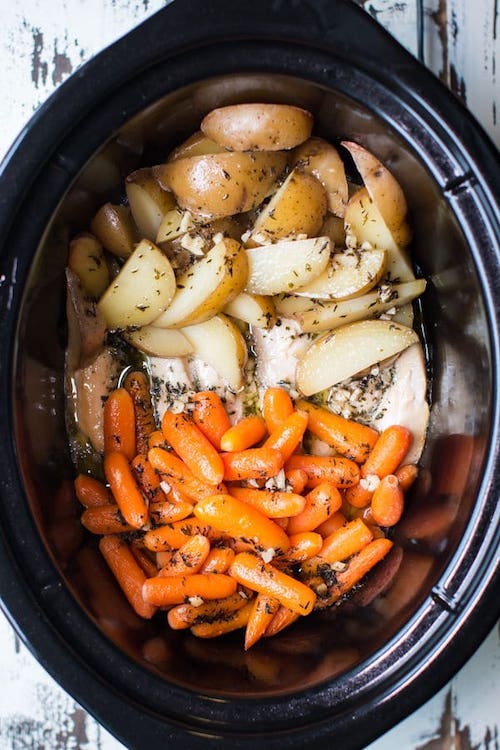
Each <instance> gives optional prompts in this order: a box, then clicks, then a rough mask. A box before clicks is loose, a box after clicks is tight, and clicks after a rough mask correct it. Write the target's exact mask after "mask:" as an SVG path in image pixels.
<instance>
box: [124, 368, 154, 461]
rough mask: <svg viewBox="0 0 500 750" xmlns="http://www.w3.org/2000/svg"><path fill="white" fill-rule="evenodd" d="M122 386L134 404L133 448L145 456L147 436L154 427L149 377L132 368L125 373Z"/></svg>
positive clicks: (147, 446) (147, 448) (147, 447)
mask: <svg viewBox="0 0 500 750" xmlns="http://www.w3.org/2000/svg"><path fill="white" fill-rule="evenodd" d="M123 386H124V388H125V390H126V391H128V393H129V394H130V396H131V398H132V401H133V404H134V412H135V446H136V447H135V450H136V452H137V453H140V454H142V455H144V456H146V455H147V453H148V450H149V444H148V441H149V436H150V435H151V433H152V432H153V431H154V430H155V428H156V425H155V416H154V411H153V404H152V403H151V391H150V389H149V378H148V376H147V375H146V373H145V372H143V371H142V370H134V371H133V372H129V373H128V374H127V376H126V378H125V380H124V382H123Z"/></svg>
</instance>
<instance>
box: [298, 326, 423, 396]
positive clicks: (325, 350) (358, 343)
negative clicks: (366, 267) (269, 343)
mask: <svg viewBox="0 0 500 750" xmlns="http://www.w3.org/2000/svg"><path fill="white" fill-rule="evenodd" d="M417 341H418V336H417V334H416V333H415V331H414V330H413V329H411V328H406V327H405V326H401V325H398V324H397V323H393V322H392V321H388V320H361V321H357V322H356V323H350V324H348V325H345V326H342V327H341V328H337V329H336V330H335V331H331V332H330V333H327V334H326V336H322V337H321V338H320V339H317V340H316V341H315V342H314V343H313V344H312V345H311V347H310V348H309V349H308V350H307V351H306V353H305V355H304V356H303V357H302V359H301V360H299V362H298V364H297V372H296V382H297V387H298V389H299V390H300V391H301V392H302V393H303V394H304V395H305V396H312V395H313V394H314V393H319V391H323V390H324V389H325V388H329V387H330V386H332V385H335V384H336V383H340V382H341V381H342V380H346V379H347V378H350V377H352V376H353V375H356V374H357V373H358V372H361V371H362V370H364V369H365V368H367V367H371V366H372V365H375V364H377V362H381V361H382V360H384V359H387V358H388V357H392V356H394V355H395V354H398V353H399V352H401V351H403V350H404V349H406V348H407V347H408V346H410V345H411V344H415V343H416V342H417Z"/></svg>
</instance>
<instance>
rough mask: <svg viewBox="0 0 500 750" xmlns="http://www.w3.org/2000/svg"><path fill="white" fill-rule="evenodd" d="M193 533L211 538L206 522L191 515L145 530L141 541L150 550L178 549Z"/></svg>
mask: <svg viewBox="0 0 500 750" xmlns="http://www.w3.org/2000/svg"><path fill="white" fill-rule="evenodd" d="M195 534H203V536H208V537H209V538H211V536H210V534H211V528H210V526H209V525H208V524H206V523H205V524H204V523H200V522H199V521H198V519H197V518H193V517H192V516H191V517H189V518H183V519H182V520H180V521H172V522H171V523H168V524H166V525H165V526H159V527H158V528H157V529H150V530H149V531H146V533H145V534H144V536H143V542H144V546H145V547H146V548H147V549H149V550H151V552H163V550H169V549H179V547H182V545H183V544H184V543H185V542H186V541H187V540H188V538H189V537H191V536H194V535H195Z"/></svg>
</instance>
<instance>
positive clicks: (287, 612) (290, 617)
mask: <svg viewBox="0 0 500 750" xmlns="http://www.w3.org/2000/svg"><path fill="white" fill-rule="evenodd" d="M299 617H300V615H299V614H298V612H294V611H293V609H289V608H288V607H283V606H281V607H280V608H279V609H278V611H277V612H276V614H275V615H274V617H273V619H272V620H271V622H270V623H269V625H268V626H267V629H266V632H265V633H264V636H265V637H266V638H270V637H271V636H273V635H276V634H277V633H281V631H282V630H284V629H285V628H288V627H289V625H292V624H293V623H294V622H295V621H296V620H298V619H299Z"/></svg>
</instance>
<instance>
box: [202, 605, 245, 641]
mask: <svg viewBox="0 0 500 750" xmlns="http://www.w3.org/2000/svg"><path fill="white" fill-rule="evenodd" d="M251 611H252V602H248V604H246V605H245V606H244V607H242V608H241V609H238V610H236V612H233V613H232V614H230V615H228V616H227V617H223V618H222V619H220V620H214V621H213V622H200V623H198V624H197V625H193V626H192V628H191V632H192V634H193V635H195V636H196V637H197V638H218V637H219V636H221V635H225V634H226V633H231V632H232V631H233V630H238V629H239V628H244V627H245V625H246V624H247V622H248V618H249V617H250V612H251Z"/></svg>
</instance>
